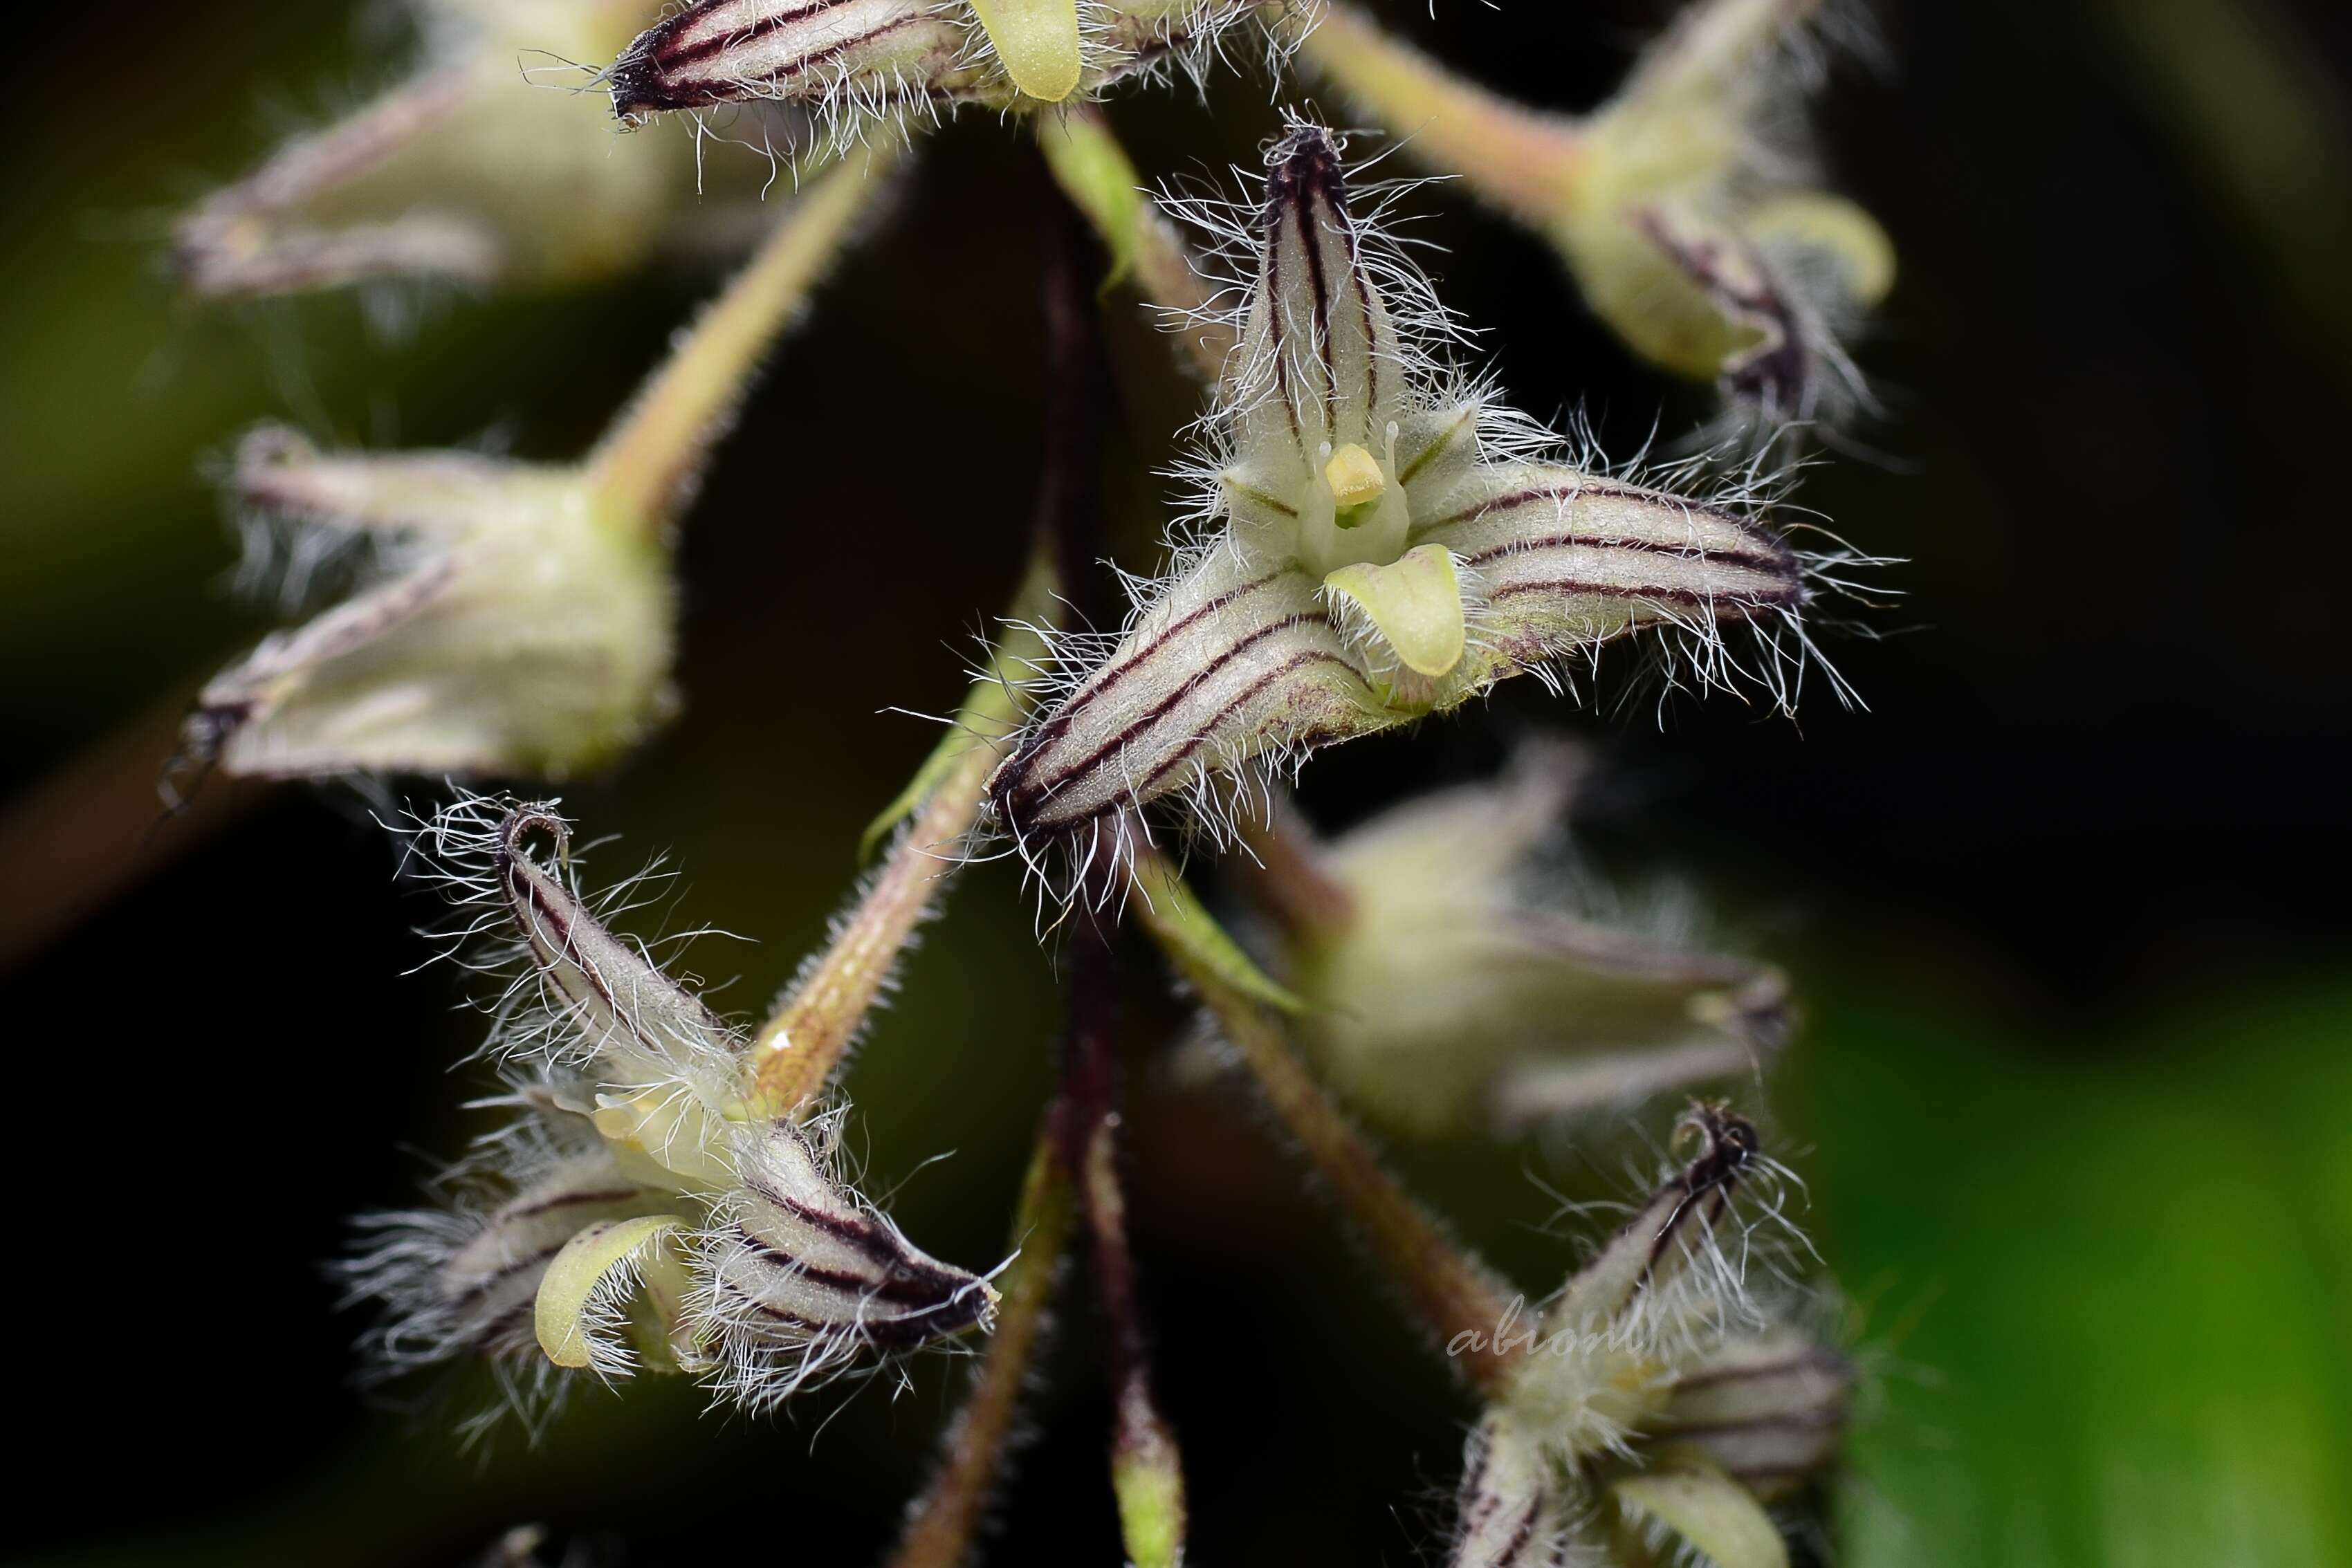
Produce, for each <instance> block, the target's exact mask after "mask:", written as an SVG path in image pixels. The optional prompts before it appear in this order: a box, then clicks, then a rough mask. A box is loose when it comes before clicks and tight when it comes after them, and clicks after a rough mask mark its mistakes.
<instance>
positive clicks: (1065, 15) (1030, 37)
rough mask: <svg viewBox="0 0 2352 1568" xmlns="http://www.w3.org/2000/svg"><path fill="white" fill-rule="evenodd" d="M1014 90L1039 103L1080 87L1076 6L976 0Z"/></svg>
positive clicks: (1056, 0)
mask: <svg viewBox="0 0 2352 1568" xmlns="http://www.w3.org/2000/svg"><path fill="white" fill-rule="evenodd" d="M971 8H972V12H973V14H974V15H975V16H978V17H979V18H980V25H981V26H982V28H983V29H985V30H986V32H987V34H988V41H989V42H990V43H991V44H992V45H993V46H994V47H995V48H996V57H997V58H998V59H1000V60H1003V62H1004V73H1005V75H1007V76H1009V77H1011V78H1013V86H1014V87H1017V88H1019V89H1021V90H1022V92H1023V93H1024V94H1026V95H1027V96H1028V97H1030V98H1034V99H1037V100H1038V101H1039V102H1040V103H1059V102H1061V101H1062V99H1066V98H1067V97H1069V96H1070V94H1071V93H1073V92H1075V91H1076V90H1077V86H1078V68H1079V59H1078V5H1077V0H971Z"/></svg>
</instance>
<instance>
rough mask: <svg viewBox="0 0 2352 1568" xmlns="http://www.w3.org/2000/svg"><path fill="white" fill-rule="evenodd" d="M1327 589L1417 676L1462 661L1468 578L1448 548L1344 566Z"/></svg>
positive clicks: (1436, 673)
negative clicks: (1459, 570)
mask: <svg viewBox="0 0 2352 1568" xmlns="http://www.w3.org/2000/svg"><path fill="white" fill-rule="evenodd" d="M1358 450H1361V448H1358ZM1337 461H1338V460H1337V459H1336V458H1335V459H1333V462H1334V464H1335V465H1336V464H1337ZM1323 586H1324V588H1325V589H1327V590H1328V591H1330V592H1332V593H1334V594H1337V595H1339V596H1340V597H1342V598H1344V599H1345V600H1346V601H1348V602H1349V604H1350V605H1352V606H1353V607H1354V608H1356V609H1358V610H1360V611H1362V612H1363V613H1364V615H1365V616H1366V617H1367V618H1368V619H1370V622H1372V624H1373V625H1374V626H1376V627H1378V628H1379V629H1380V632H1381V637H1382V638H1383V639H1385V640H1386V642H1387V643H1388V646H1389V647H1390V649H1391V650H1392V651H1393V652H1394V653H1395V654H1396V656H1397V659H1398V662H1399V663H1401V664H1403V665H1404V667H1405V668H1406V669H1408V670H1411V671H1412V673H1413V674H1416V675H1425V676H1427V677H1428V678H1430V679H1431V680H1436V679H1438V678H1440V677H1441V676H1444V675H1450V674H1453V673H1454V666H1455V665H1456V664H1460V663H1461V662H1462V652H1463V649H1464V647H1465V645H1466V644H1467V642H1468V636H1467V632H1466V629H1465V625H1464V622H1463V618H1462V580H1461V577H1460V575H1459V574H1458V573H1457V572H1456V571H1455V570H1454V558H1453V556H1451V555H1450V554H1448V553H1447V552H1446V549H1445V547H1444V545H1417V546H1415V547H1414V548H1413V549H1409V550H1407V551H1405V552H1404V554H1403V555H1402V557H1400V558H1399V559H1397V560H1395V561H1393V562H1391V564H1389V565H1387V566H1374V565H1372V564H1370V563H1369V562H1359V563H1357V564H1356V565H1354V566H1343V567H1341V568H1339V570H1337V571H1334V572H1332V573H1330V574H1329V575H1328V576H1327V577H1326V578H1324V580H1323Z"/></svg>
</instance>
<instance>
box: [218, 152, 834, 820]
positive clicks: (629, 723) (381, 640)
mask: <svg viewBox="0 0 2352 1568" xmlns="http://www.w3.org/2000/svg"><path fill="white" fill-rule="evenodd" d="M875 183H876V178H875V176H874V175H873V173H872V172H871V171H870V170H868V169H867V168H865V167H862V166H858V165H855V164H845V165H842V166H840V167H838V168H835V169H834V170H831V171H829V172H826V173H825V174H824V175H823V176H821V177H820V178H819V179H818V180H816V181H815V182H813V183H811V184H810V185H809V186H808V187H806V188H805V189H804V191H803V194H802V195H801V196H800V197H799V198H798V200H797V201H796V202H795V203H794V204H793V207H792V208H791V209H790V210H789V211H788V213H787V214H786V215H785V216H784V218H783V219H782V222H781V223H780V225H779V226H778V227H777V229H776V231H775V233H774V235H773V236H772V238H771V239H770V240H769V241H768V242H767V244H766V245H765V246H764V247H763V248H762V249H761V252H760V254H759V256H757V257H756V258H755V259H754V260H753V261H752V263H751V265H750V266H749V267H746V268H745V269H744V270H743V272H742V273H741V274H740V276H739V277H737V278H736V280H735V282H734V283H733V284H731V285H730V287H729V288H728V290H727V292H726V293H725V294H724V295H723V296H722V297H721V298H719V301H718V302H717V303H716V304H715V305H714V306H713V307H712V308H710V310H709V311H708V312H707V313H706V314H705V315H704V317H703V319H702V320H701V321H700V323H698V326H697V328H696V329H695V330H694V331H692V332H691V333H688V334H687V335H685V336H683V337H682V338H681V339H680V340H679V343H678V346H677V350H676V351H675V352H674V353H673V355H672V357H671V359H670V361H669V362H668V363H667V365H665V366H664V367H663V369H662V370H661V371H659V372H658V373H657V374H656V376H655V377H654V378H653V380H652V381H651V382H649V383H648V384H647V386H646V391H645V392H643V393H642V394H641V395H640V396H639V398H638V399H637V401H636V402H635V403H634V404H632V405H631V407H630V408H629V410H628V411H627V412H626V413H624V414H623V416H622V417H621V418H620V419H619V420H618V421H616V422H615V423H614V426H613V428H612V429H611V431H610V432H609V433H608V434H607V435H606V436H605V438H604V441H603V442H602V443H600V444H598V446H597V447H596V449H595V450H594V451H593V452H592V453H590V454H589V455H588V456H587V457H586V458H584V459H583V460H582V461H580V462H578V463H574V464H563V465H549V464H524V463H514V462H507V461H501V460H497V459H492V458H488V457H485V456H480V455H474V454H469V453H454V452H436V453H424V454H396V455H367V454H341V453H321V452H320V451H319V450H317V449H316V448H315V447H313V446H312V445H311V444H310V443H308V442H306V441H303V440H301V439H300V438H299V437H297V436H294V435H292V434H289V433H286V432H283V431H279V430H275V429H272V430H265V431H262V432H259V433H257V434H254V435H252V436H250V437H248V438H247V440H246V442H245V443H244V444H243V445H242V446H241V447H240V449H239V450H238V453H237V457H236V465H235V468H234V471H233V474H232V476H231V478H230V482H229V489H230V493H231V495H232V497H233V498H234V500H235V501H236V503H237V504H238V505H239V506H240V507H243V508H244V509H246V510H247V512H249V513H255V514H259V515H261V516H263V517H269V518H274V519H283V520H288V521H290V522H291V523H292V525H293V526H294V528H295V530H296V534H295V537H296V549H295V551H294V555H295V559H296V561H297V566H298V570H294V571H293V572H291V573H289V576H290V577H293V578H297V579H299V578H301V577H303V576H305V575H307V571H306V570H304V569H303V568H304V563H309V562H314V561H315V559H317V558H319V557H320V556H336V555H338V554H348V553H350V552H351V551H352V549H357V550H358V551H359V552H360V553H362V555H366V556H367V557H368V562H367V565H366V566H365V567H364V568H363V570H362V581H361V585H360V587H359V589H358V591H356V592H355V593H353V594H352V597H350V598H349V599H347V600H345V601H343V602H341V603H340V604H337V605H335V606H333V607H332V608H331V609H329V610H327V611H325V612H323V613H321V614H320V615H318V616H317V617H315V618H314V619H312V620H311V621H310V622H308V623H307V624H305V625H302V626H300V627H299V628H296V629H294V630H292V631H289V632H280V633H278V634H277V635H274V636H272V637H270V638H268V639H267V640H266V641H264V642H263V643H261V645H260V646H259V647H257V649H255V650H254V651H253V653H251V654H249V655H248V656H247V657H246V658H245V659H244V660H242V661H241V662H239V663H238V664H236V665H234V666H232V667H231V668H229V669H227V670H226V671H224V672H223V673H222V674H219V675H217V676H215V678H214V679H213V680H212V681H211V682H210V683H209V684H208V685H205V688H204V690H203V691H202V693H200V694H199V695H198V697H197V701H196V707H195V711H194V713H193V714H192V715H191V716H190V717H189V718H188V720H187V724H186V726H185V728H184V739H183V745H184V749H185V751H186V752H187V754H188V755H189V756H191V757H192V758H195V759H197V760H198V761H199V762H205V761H211V760H214V759H217V760H218V761H219V763H220V764H221V766H223V767H224V768H226V769H227V770H228V771H229V772H231V773H239V774H253V775H261V776H265V777H272V778H282V777H299V776H302V775H310V774H322V773H341V772H352V771H395V772H410V773H447V774H462V775H469V776H480V775H485V774H488V775H532V776H540V777H562V776H563V775H566V774H570V773H573V772H577V771H580V770H582V769H586V768H594V767H596V766H598V765H600V764H602V763H604V762H605V761H608V760H609V759H611V758H614V756H616V755H618V754H619V753H620V752H622V751H624V750H625V749H626V748H627V747H629V746H631V745H632V744H634V743H635V741H636V740H637V739H638V737H641V736H642V735H643V734H645V733H646V731H647V730H648V729H649V728H650V727H652V726H654V725H655V724H656V723H657V722H659V720H660V719H661V718H662V717H663V716H665V715H666V714H667V712H668V711H669V710H670V708H671V707H672V706H674V699H673V697H672V695H671V692H670V685H669V671H670V664H671V659H672V655H673V653H674V649H675V642H676V633H675V629H674V622H675V620H676V614H677V604H676V590H675V589H674V587H673V586H672V583H671V580H670V555H671V549H672V543H673V540H672V535H673V533H674V523H675V521H676V519H677V516H678V515H679V513H680V512H681V511H682V510H683V509H684V507H686V505H687V504H688V501H690V500H691V498H692V497H693V495H694V491H695V488H696V485H697V481H698V478H699V476H700V473H701V468H702V464H703V462H704V460H705V459H706V458H707V457H708V455H709V450H710V447H711V445H712V444H713V443H715V442H716V440H717V439H718V437H719V435H720V434H722V433H723V432H724V431H725V429H726V428H727V426H728V425H729V424H730V423H731V415H732V412H733V409H734V406H735V402H736V400H737V399H738V397H739V396H740V393H741V390H742V387H743V385H744V383H745V382H747V380H748V379H749V377H750V376H751V372H752V371H753V370H754V369H755V368H756V367H757V365H758V363H759V361H760V360H761V357H762V356H763V354H764V353H765V350H766V349H767V347H768V345H769V344H770V343H771V342H772V340H773V338H774V336H775V334H776V332H777V331H778V330H779V329H781V328H782V325H783V324H784V322H785V321H787V320H788V319H790V318H791V316H792V314H793V310H794V308H796V307H797V306H798V304H799V303H800V302H801V300H802V299H803V298H805V296H806V294H807V291H808V289H809V288H810V287H811V286H812V285H813V283H814V279H815V277H817V276H818V274H820V273H821V272H822V271H823V270H824V267H825V266H826V265H827V264H828V263H829V262H830V260H831V258H832V257H833V256H835V254H836V253H837V251H838V250H839V248H840V246H841V245H842V244H843V243H844V242H845V238H846V237H847V235H849V233H850V232H851V230H852V229H853V228H854V226H855V225H856V220H857V218H858V217H859V215H860V214H862V213H863V212H864V211H865V210H866V205H867V204H868V203H869V202H870V200H871V199H872V193H873V190H874V187H875ZM258 538H260V540H261V541H262V543H263V545H264V547H265V549H264V553H265V555H266V554H267V546H268V544H269V543H270V542H272V541H273V539H274V538H275V536H274V535H273V534H272V533H270V532H269V531H268V530H266V529H265V530H262V531H260V532H259V534H258Z"/></svg>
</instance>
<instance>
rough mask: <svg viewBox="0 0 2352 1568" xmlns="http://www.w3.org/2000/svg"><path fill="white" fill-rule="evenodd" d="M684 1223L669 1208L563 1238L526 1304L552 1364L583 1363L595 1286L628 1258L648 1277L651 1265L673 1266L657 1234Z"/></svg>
mask: <svg viewBox="0 0 2352 1568" xmlns="http://www.w3.org/2000/svg"><path fill="white" fill-rule="evenodd" d="M685 1224H686V1221H685V1220H683V1219H681V1218H678V1217H677V1215H675V1214H648V1215H646V1216H645V1217H644V1218H639V1219H623V1220H616V1221H613V1222H611V1223H609V1224H604V1225H592V1226H590V1227H588V1228H586V1229H585V1230H583V1231H582V1232H581V1233H580V1234H579V1235H577V1236H575V1237H573V1238H572V1239H571V1240H569V1241H567V1242H565V1243H564V1244H563V1250H562V1251H561V1252H558V1253H557V1254H556V1255H555V1260H554V1261H553V1262H551V1263H550V1264H548V1266H547V1273H546V1274H545V1275H544V1276H543V1277H542V1278H541V1281H540V1282H539V1296H538V1299H537V1300H536V1301H533V1302H532V1305H531V1327H532V1328H533V1330H535V1331H536V1332H537V1333H538V1335H539V1348H540V1349H541V1350H543V1351H545V1352H546V1353H547V1359H548V1360H550V1361H551V1362H553V1363H555V1364H556V1365H558V1366H586V1365H587V1364H588V1363H589V1337H588V1323H587V1321H586V1320H587V1314H588V1303H589V1301H590V1299H591V1297H593V1295H594V1293H595V1291H596V1287H597V1286H598V1285H599V1284H601V1283H602V1282H603V1281H604V1278H605V1276H607V1275H608V1274H610V1273H612V1272H613V1270H615V1269H619V1268H621V1267H623V1266H624V1265H625V1264H627V1263H628V1262H630V1261H631V1260H633V1259H635V1260H640V1261H641V1262H642V1265H643V1267H644V1270H645V1271H646V1275H647V1276H648V1277H651V1276H652V1275H654V1274H655V1273H656V1272H657V1271H658V1272H676V1271H678V1270H679V1268H680V1266H679V1264H678V1262H677V1259H676V1258H675V1257H674V1256H672V1255H671V1254H670V1253H669V1252H668V1251H667V1249H666V1248H665V1247H664V1246H663V1243H662V1238H663V1237H665V1236H667V1235H668V1234H669V1233H670V1232H672V1231H675V1230H678V1229H680V1228H683V1227H684V1226H685Z"/></svg>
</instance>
